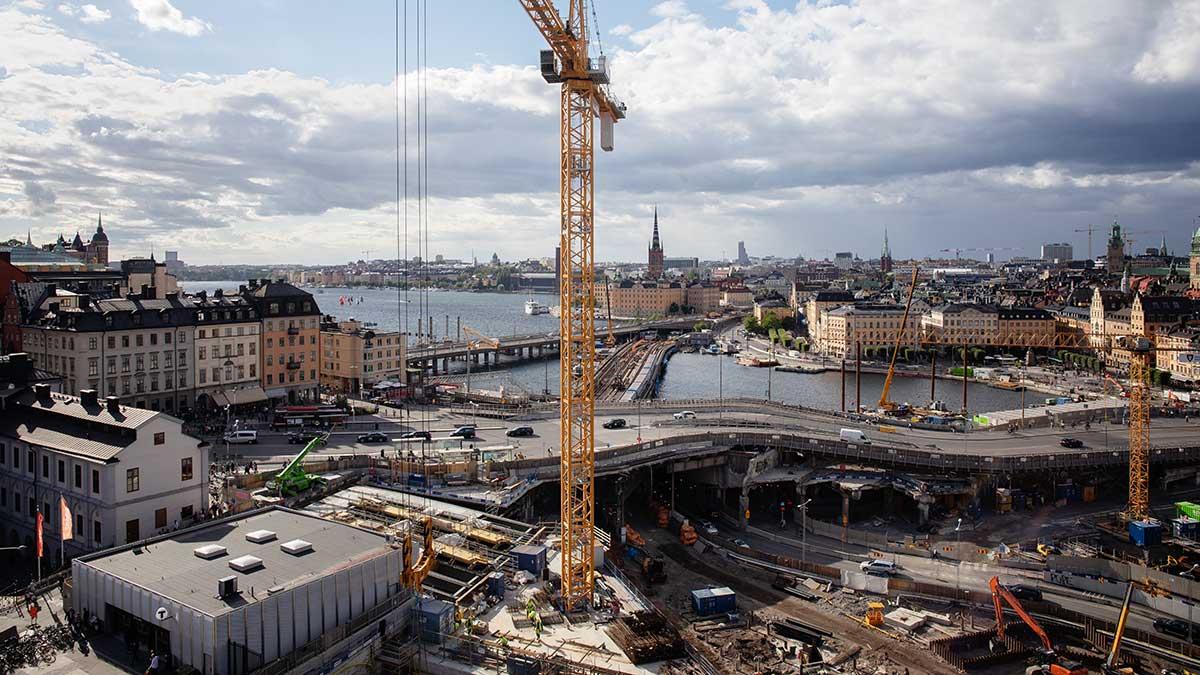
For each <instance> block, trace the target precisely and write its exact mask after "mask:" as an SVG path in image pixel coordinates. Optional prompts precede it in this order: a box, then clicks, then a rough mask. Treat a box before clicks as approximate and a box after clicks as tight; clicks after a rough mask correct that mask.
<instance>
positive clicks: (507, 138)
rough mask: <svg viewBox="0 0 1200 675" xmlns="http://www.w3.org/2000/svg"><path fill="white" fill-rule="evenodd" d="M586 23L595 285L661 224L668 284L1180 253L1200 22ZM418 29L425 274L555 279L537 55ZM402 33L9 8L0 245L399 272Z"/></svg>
mask: <svg viewBox="0 0 1200 675" xmlns="http://www.w3.org/2000/svg"><path fill="white" fill-rule="evenodd" d="M593 1H594V4H595V6H596V12H597V15H598V20H599V30H600V36H601V38H602V41H603V46H604V50H605V52H606V54H607V55H608V56H609V58H610V63H611V69H612V74H613V83H614V91H615V92H616V93H617V94H618V95H619V96H621V97H622V98H624V99H625V100H626V102H627V103H628V105H629V117H628V119H627V120H625V121H623V122H621V124H619V125H618V127H617V134H616V152H614V153H602V154H600V155H599V157H598V167H597V201H596V205H597V215H598V218H597V223H596V226H597V236H596V241H597V255H596V257H597V259H598V260H640V259H642V258H643V257H644V254H645V249H646V244H647V242H648V240H649V237H650V227H651V209H652V207H653V205H654V204H657V205H658V207H659V220H660V228H661V230H662V237H663V241H664V250H665V253H666V256H667V257H678V256H696V257H699V258H702V259H724V258H734V257H736V254H737V242H738V241H739V240H743V241H745V242H746V248H747V249H748V251H749V252H750V254H751V255H760V256H761V255H763V254H764V253H769V254H771V255H776V256H780V257H792V256H796V255H803V256H805V257H807V258H824V257H830V258H831V257H832V255H833V252H834V251H840V250H851V251H854V252H856V253H858V254H859V255H860V256H862V257H864V258H866V257H874V256H877V255H878V252H879V250H880V245H881V243H882V236H883V229H884V228H885V227H886V228H887V230H888V234H889V242H890V245H891V249H892V252H893V255H894V256H895V257H896V258H897V259H905V258H913V257H916V258H921V257H925V256H936V255H938V252H939V250H940V249H953V248H964V249H965V248H984V247H998V248H1018V249H1020V250H1019V251H1004V252H998V254H997V257H998V258H1007V257H1011V256H1012V255H1027V256H1031V257H1033V256H1036V255H1037V254H1038V252H1039V248H1040V246H1041V244H1043V243H1047V242H1068V243H1071V244H1072V245H1073V246H1074V250H1075V255H1076V257H1083V256H1086V253H1087V236H1086V234H1083V233H1077V232H1074V230H1076V229H1077V228H1083V227H1086V226H1087V225H1088V224H1089V223H1091V224H1093V225H1095V226H1096V228H1097V231H1098V232H1099V231H1104V232H1105V234H1106V232H1107V226H1108V225H1109V224H1110V223H1111V222H1112V220H1113V219H1114V218H1116V219H1117V220H1118V221H1119V222H1121V224H1122V225H1123V226H1125V227H1126V228H1127V229H1129V230H1132V231H1135V232H1139V233H1143V234H1135V235H1134V237H1135V245H1134V249H1135V250H1137V251H1141V250H1143V249H1145V248H1146V247H1147V246H1157V244H1158V241H1159V239H1160V238H1161V236H1162V235H1161V234H1159V233H1158V232H1157V231H1159V230H1165V231H1166V236H1167V241H1168V245H1169V247H1170V248H1171V249H1172V250H1173V251H1174V252H1176V253H1177V254H1186V252H1187V249H1188V247H1189V244H1190V236H1191V232H1192V231H1193V230H1194V229H1195V227H1196V225H1197V222H1196V216H1197V215H1198V214H1200V199H1198V195H1200V107H1198V106H1196V105H1195V102H1196V101H1197V100H1200V40H1197V39H1196V38H1195V36H1196V35H1197V34H1200V3H1197V2H1196V0H1176V1H1164V2H1155V3H1129V2H1117V1H1114V2H1082V1H1080V2H1068V1H1064V2H1057V3H1031V4H1025V5H1022V4H1020V3H1012V4H1008V5H1001V6H990V5H989V6H986V7H985V6H980V5H977V4H975V3H960V2H951V1H949V0H947V1H946V2H942V3H936V2H935V3H926V4H924V5H917V6H913V5H910V4H907V3H904V2H900V1H899V0H863V1H861V2H846V3H841V2H813V3H807V2H799V3H796V2H781V1H772V2H763V1H761V0H690V1H684V0H668V1H666V2H657V3H651V2H643V1H641V0H593ZM401 4H402V5H403V4H407V6H408V20H409V22H410V33H411V29H412V26H413V25H414V24H415V11H416V10H415V6H416V3H414V2H413V0H408V2H407V3H405V2H403V0H402V2H401ZM427 4H428V5H429V16H428V17H427V21H428V27H429V43H428V45H427V49H428V56H429V66H430V72H429V78H428V83H427V87H428V93H429V109H428V129H429V157H428V163H429V190H430V206H429V212H428V215H429V224H430V233H431V239H432V240H431V242H430V244H429V248H428V251H429V253H430V255H431V256H432V254H434V253H439V252H440V253H442V254H443V255H445V256H447V257H451V258H461V259H470V251H471V249H474V250H475V251H476V254H477V255H478V256H479V257H480V258H481V259H483V258H485V254H484V253H482V252H484V251H486V257H490V255H491V252H492V251H497V252H499V254H500V256H501V257H502V258H504V259H509V260H511V259H522V258H530V257H548V256H552V255H553V251H554V246H555V243H556V241H557V229H558V228H557V221H558V215H557V208H558V196H557V190H558V186H557V180H558V178H557V161H558V160H557V142H558V141H557V138H558V135H557V125H558V115H557V110H556V106H557V89H556V88H555V87H552V86H549V85H547V84H545V83H544V82H543V81H542V79H541V77H540V76H539V75H538V73H537V70H536V68H535V67H534V64H535V63H536V59H537V52H538V50H539V49H541V48H542V47H543V43H542V39H541V37H540V36H539V35H538V34H537V32H536V30H535V29H534V28H533V26H532V24H531V23H530V22H529V20H528V18H527V17H526V16H525V15H524V13H523V12H522V11H521V10H520V8H519V6H518V5H517V3H515V2H504V1H496V0H459V1H458V2H455V3H442V2H436V1H435V2H429V3H427ZM560 4H562V3H560ZM589 18H590V17H589ZM393 31H394V15H393V4H392V3H380V2H374V3H345V6H343V5H331V4H328V3H293V2H280V1H279V0H257V1H256V0H247V1H246V2H238V3H211V2H200V1H198V0H194V1H188V2H185V1H182V0H175V1H174V2H171V1H169V0H112V1H104V0H95V1H94V2H86V3H85V2H52V1H49V0H47V1H41V0H16V1H9V2H4V1H3V0H0V235H2V236H4V237H6V238H7V237H8V236H15V237H19V238H21V239H24V235H25V232H26V230H31V231H32V232H33V236H34V239H35V240H37V241H52V240H54V239H55V238H57V236H58V235H59V234H60V233H61V234H62V235H63V236H65V237H67V238H68V239H70V238H71V237H73V236H74V233H75V231H76V230H79V231H80V232H81V233H82V234H83V236H84V238H85V239H86V238H87V237H88V233H89V232H90V231H91V230H93V229H94V227H95V214H96V212H97V211H103V212H104V214H105V225H106V229H107V230H108V231H109V234H110V237H111V239H112V245H113V248H112V255H113V257H114V258H119V257H128V256H131V255H146V254H149V252H150V251H151V249H153V250H155V251H157V252H159V254H160V255H161V252H162V251H164V250H166V249H168V248H169V249H172V250H179V251H180V256H181V258H183V259H184V260H186V261H187V262H188V263H191V264H215V263H227V264H262V263H266V262H270V263H281V264H282V263H289V262H291V263H307V264H317V263H327V264H333V263H336V262H337V261H347V260H355V259H358V258H362V257H364V255H365V253H364V252H365V251H371V253H370V257H372V258H376V257H378V258H394V257H396V230H395V208H396V207H395V201H394V200H395V180H396V179H395V173H394V171H395V169H394V167H395V155H394V145H393V143H394V141H393V129H394V126H393V125H394V120H393V114H394V105H395V99H394V94H395V90H394V81H393V68H394V56H395V55H394V51H393V50H394V42H393V39H394V33H393ZM412 39H413V38H412V35H411V34H410V35H409V43H408V60H409V66H410V71H411V70H412V69H413V68H414V67H415V51H414V49H415V45H414V44H413V43H412ZM408 80H409V85H410V92H409V103H410V106H413V105H415V98H416V91H415V76H414V75H413V74H412V73H411V72H410V75H409V77H408ZM409 122H410V125H411V126H412V127H413V129H414V130H415V108H413V109H412V110H411V112H410V120H409ZM410 136H415V131H412V132H410ZM409 152H410V157H411V156H412V155H413V154H415V141H412V140H411V139H410V148H409ZM409 182H410V188H409V190H410V193H415V186H416V178H415V168H414V169H413V171H412V175H411V177H410V179H409ZM409 213H410V215H409V219H410V227H409V231H410V241H409V250H408V256H409V257H411V256H412V255H415V254H417V251H416V238H415V231H416V225H415V221H416V206H415V204H414V205H411V206H410V211H409ZM1104 236H1105V235H1100V234H1098V235H1097V238H1096V239H1095V240H1094V242H1093V248H1094V251H1096V252H1099V251H1100V250H1102V247H1103V237H1104ZM945 255H947V256H950V257H952V256H953V254H952V253H951V254H945ZM983 255H984V254H982V253H981V254H979V257H982V256H983ZM964 257H965V256H964Z"/></svg>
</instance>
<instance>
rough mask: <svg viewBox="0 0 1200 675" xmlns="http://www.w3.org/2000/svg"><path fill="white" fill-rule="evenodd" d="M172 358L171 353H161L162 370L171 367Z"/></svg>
mask: <svg viewBox="0 0 1200 675" xmlns="http://www.w3.org/2000/svg"><path fill="white" fill-rule="evenodd" d="M172 356H174V354H172V353H171V352H163V368H170V367H171V357H172Z"/></svg>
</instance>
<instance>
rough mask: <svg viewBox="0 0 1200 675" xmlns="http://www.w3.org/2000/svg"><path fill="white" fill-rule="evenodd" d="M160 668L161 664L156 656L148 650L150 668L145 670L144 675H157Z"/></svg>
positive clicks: (152, 651)
mask: <svg viewBox="0 0 1200 675" xmlns="http://www.w3.org/2000/svg"><path fill="white" fill-rule="evenodd" d="M160 668H162V663H161V662H160V661H159V657H158V654H157V653H155V651H154V650H153V649H152V650H150V667H149V668H147V669H146V675H157V674H158V673H159V672H160V671H159V669H160Z"/></svg>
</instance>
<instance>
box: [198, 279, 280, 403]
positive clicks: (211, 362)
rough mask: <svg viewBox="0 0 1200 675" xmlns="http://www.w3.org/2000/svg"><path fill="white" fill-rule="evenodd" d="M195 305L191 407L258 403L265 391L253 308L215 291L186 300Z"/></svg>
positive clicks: (257, 322)
mask: <svg viewBox="0 0 1200 675" xmlns="http://www.w3.org/2000/svg"><path fill="white" fill-rule="evenodd" d="M191 301H192V304H193V306H194V307H195V308H196V339H195V348H196V358H195V359H194V361H193V362H194V363H195V371H194V374H193V377H192V380H193V381H194V382H195V385H196V407H197V408H200V409H209V410H211V409H214V408H224V407H225V406H226V405H232V406H235V407H237V406H245V405H252V404H256V403H262V402H264V401H266V400H267V394H266V392H265V391H263V388H262V385H261V384H260V383H259V348H260V343H261V339H262V328H263V324H262V321H261V320H260V319H259V315H258V307H257V306H256V305H255V304H254V303H252V302H250V301H249V300H247V299H246V298H243V297H241V296H238V295H226V294H225V293H224V291H222V290H220V289H218V290H216V291H213V293H212V295H209V294H208V293H206V292H204V291H200V292H199V293H197V294H196V295H194V296H192V298H191Z"/></svg>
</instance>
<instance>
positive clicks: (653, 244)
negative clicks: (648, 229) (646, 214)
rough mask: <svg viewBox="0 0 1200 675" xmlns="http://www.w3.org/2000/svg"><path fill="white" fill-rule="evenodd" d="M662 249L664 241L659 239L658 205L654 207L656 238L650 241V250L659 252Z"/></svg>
mask: <svg viewBox="0 0 1200 675" xmlns="http://www.w3.org/2000/svg"><path fill="white" fill-rule="evenodd" d="M661 248H662V241H661V240H660V239H659V238H658V204H655V205H654V237H653V238H652V239H651V240H650V250H652V251H657V250H659V249H661Z"/></svg>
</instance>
